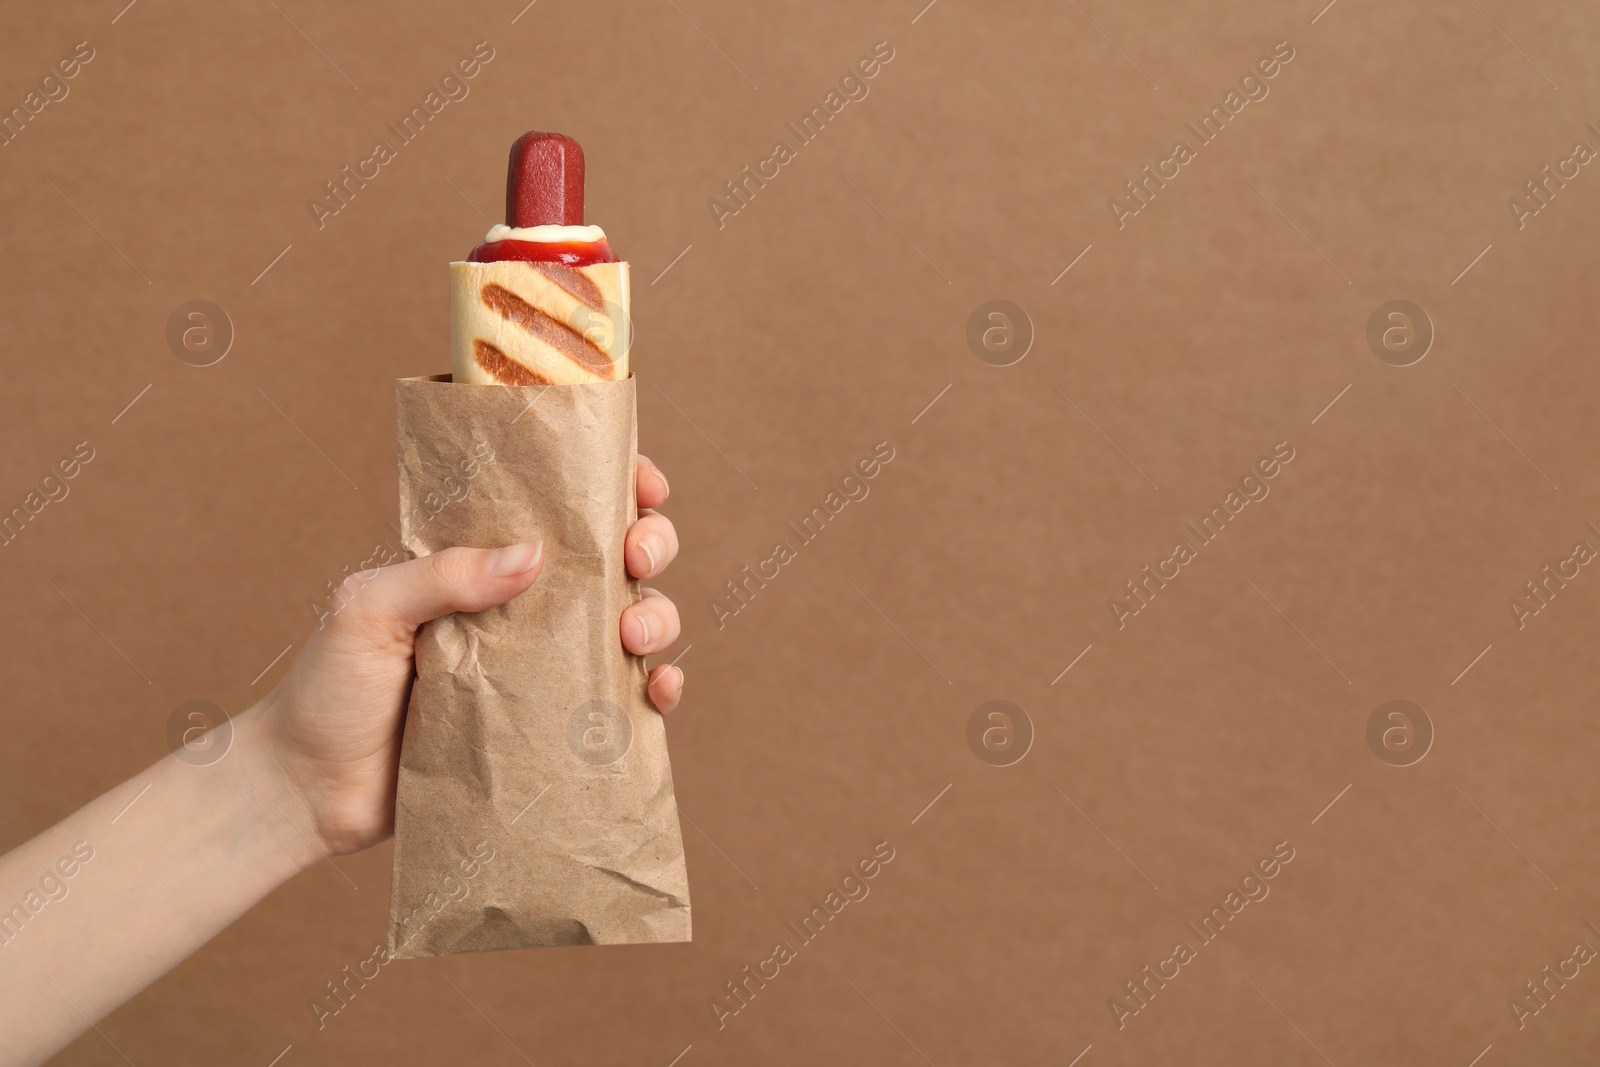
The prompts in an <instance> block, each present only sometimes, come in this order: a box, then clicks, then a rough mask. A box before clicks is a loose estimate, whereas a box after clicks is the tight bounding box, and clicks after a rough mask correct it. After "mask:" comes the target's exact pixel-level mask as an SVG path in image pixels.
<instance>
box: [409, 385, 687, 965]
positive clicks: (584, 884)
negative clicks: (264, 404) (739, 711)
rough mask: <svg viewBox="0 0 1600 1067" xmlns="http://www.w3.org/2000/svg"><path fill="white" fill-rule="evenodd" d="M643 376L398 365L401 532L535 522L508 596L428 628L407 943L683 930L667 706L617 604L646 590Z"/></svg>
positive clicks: (456, 537) (417, 546) (433, 533)
mask: <svg viewBox="0 0 1600 1067" xmlns="http://www.w3.org/2000/svg"><path fill="white" fill-rule="evenodd" d="M635 400H636V390H635V382H634V379H633V378H631V377H630V378H627V379H625V380H623V381H618V382H600V383H594V384H585V385H565V386H527V387H519V386H506V385H471V384H465V383H455V382H452V381H451V380H450V379H449V376H448V375H442V376H436V377H432V378H407V379H402V380H401V381H399V382H397V383H396V404H397V408H398V416H399V446H400V448H399V452H400V513H401V541H402V544H403V547H404V548H405V551H406V552H407V554H408V555H409V556H422V555H428V554H431V553H434V552H438V551H440V550H441V549H444V548H449V547H451V546H454V545H467V546H472V547H477V548H498V547H500V546H502V545H507V544H512V543H514V542H517V541H523V540H531V539H535V538H537V539H539V540H542V541H543V542H544V568H543V571H542V573H541V574H540V577H539V580H538V581H537V582H535V583H534V585H533V587H532V588H531V589H529V590H528V591H527V592H526V593H523V594H522V595H520V596H518V597H516V598H514V599H513V600H511V601H510V602H509V603H507V604H504V605H502V606H500V607H492V608H488V609H486V610H484V611H480V612H462V613H458V614H455V615H449V616H446V617H445V618H442V619H438V620H436V621H434V622H432V623H429V624H428V625H427V626H425V627H423V629H422V631H421V632H420V633H419V634H418V637H417V644H416V655H417V679H416V683H415V685H414V687H413V689H412V693H411V703H410V707H409V710H408V712H407V717H406V724H405V735H404V740H403V743H402V747H401V753H400V777H399V785H398V789H397V795H396V800H395V846H394V877H393V882H392V886H391V892H390V921H389V946H388V947H389V951H390V953H391V954H392V955H393V956H394V957H396V958H402V959H403V958H408V957H418V956H436V955H443V954H446V953H452V952H475V951H484V950H489V949H509V948H535V947H541V946H549V945H584V944H626V943H640V942H662V941H688V940H689V935H690V923H689V889H688V874H687V871H686V869H685V866H684V856H683V840H682V837H681V834H680V831H679V826H678V815H677V806H676V802H675V801H674V798H673V791H672V768H671V766H670V764H669V763H668V760H667V746H666V734H665V731H664V728H663V724H662V720H661V716H660V715H659V714H657V713H656V712H655V710H654V709H653V708H651V706H650V704H649V697H648V695H647V693H646V688H645V687H646V675H645V667H644V662H643V660H642V659H640V658H639V657H637V656H631V655H629V654H628V653H627V652H625V651H624V650H623V648H622V645H621V641H620V639H619V636H618V616H619V615H620V614H621V612H622V609H623V608H624V607H626V606H627V605H629V604H631V603H633V602H634V601H636V600H637V599H638V598H639V595H640V594H639V590H638V585H637V583H636V582H634V581H633V580H632V579H631V578H629V577H628V574H627V572H626V569H625V566H624V563H623V559H622V544H623V535H624V534H625V533H626V532H627V529H628V527H629V526H630V525H632V523H633V521H634V519H635V518H636V517H637V508H636V504H635V497H634V457H635V454H636V449H637V422H636V414H635Z"/></svg>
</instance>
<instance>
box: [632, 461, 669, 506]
mask: <svg viewBox="0 0 1600 1067" xmlns="http://www.w3.org/2000/svg"><path fill="white" fill-rule="evenodd" d="M637 470H638V476H637V477H636V478H635V479H634V481H635V482H637V483H638V494H639V506H640V507H641V508H659V507H660V506H661V505H662V504H665V503H666V502H667V493H668V492H669V491H670V490H669V489H668V488H667V476H666V475H665V474H662V473H661V468H660V467H658V466H656V465H655V464H654V463H652V462H650V459H649V458H648V457H646V456H640V457H639V462H638V464H637Z"/></svg>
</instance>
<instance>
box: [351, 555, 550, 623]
mask: <svg viewBox="0 0 1600 1067" xmlns="http://www.w3.org/2000/svg"><path fill="white" fill-rule="evenodd" d="M543 562H544V551H543V545H542V544H541V543H540V542H538V541H523V542H521V543H520V544H515V545H507V546H506V547H504V548H496V549H487V548H447V549H445V550H444V551H442V552H435V553H434V554H433V555H431V556H419V557H418V558H416V559H413V560H408V561H406V562H405V563H397V564H395V565H394V566H391V567H382V568H379V569H378V570H376V571H375V572H374V571H369V572H367V573H366V574H365V575H361V574H353V575H351V576H350V577H348V578H346V579H345V581H344V583H343V585H341V586H340V590H339V595H340V597H341V600H342V603H341V606H340V610H339V613H338V616H337V617H338V618H341V619H345V618H348V619H349V620H351V621H353V622H356V623H365V624H368V625H377V626H382V627H384V628H385V629H393V630H394V631H396V632H398V633H400V634H402V635H405V636H409V635H410V634H411V633H413V632H415V630H416V629H417V627H419V626H421V625H422V624H423V623H425V622H428V621H429V620H431V619H437V618H439V617H440V616H443V615H448V614H450V613H451V612H454V611H482V610H484V609H485V608H492V607H494V606H496V605H498V604H504V603H505V602H506V601H508V600H510V599H511V598H512V597H514V596H516V595H517V594H518V593H521V592H522V591H524V590H525V589H527V588H528V587H529V586H531V585H532V584H533V583H534V580H535V579H536V578H538V577H539V570H540V567H541V566H542V564H543Z"/></svg>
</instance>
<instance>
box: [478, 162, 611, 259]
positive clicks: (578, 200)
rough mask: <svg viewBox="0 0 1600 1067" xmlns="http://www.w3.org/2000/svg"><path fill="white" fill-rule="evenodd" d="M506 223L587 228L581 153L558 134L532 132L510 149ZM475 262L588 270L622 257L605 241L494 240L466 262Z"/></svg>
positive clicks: (482, 246) (527, 225)
mask: <svg viewBox="0 0 1600 1067" xmlns="http://www.w3.org/2000/svg"><path fill="white" fill-rule="evenodd" d="M506 224H507V225H508V226H511V227H513V228H516V229H521V228H525V227H533V226H582V225H583V149H582V148H581V147H580V146H579V145H578V142H577V141H574V140H573V139H572V138H570V137H567V136H565V135H564V134H559V133H542V132H540V131H538V130H534V131H532V132H530V133H525V134H523V135H522V136H521V137H519V138H517V141H516V143H515V144H513V145H512V146H511V163H510V166H509V167H508V168H507V170H506ZM467 259H468V261H469V262H472V263H499V262H502V261H504V260H508V259H519V260H522V261H523V262H525V263H560V264H563V265H565V266H568V267H584V266H588V265H589V264H590V263H616V262H618V261H619V257H618V256H617V254H616V253H615V252H613V251H611V245H610V244H608V243H607V242H606V241H605V240H603V239H602V240H599V241H552V242H544V241H490V242H487V243H485V244H481V245H479V246H478V247H477V248H474V249H473V250H472V255H470V256H468V257H467Z"/></svg>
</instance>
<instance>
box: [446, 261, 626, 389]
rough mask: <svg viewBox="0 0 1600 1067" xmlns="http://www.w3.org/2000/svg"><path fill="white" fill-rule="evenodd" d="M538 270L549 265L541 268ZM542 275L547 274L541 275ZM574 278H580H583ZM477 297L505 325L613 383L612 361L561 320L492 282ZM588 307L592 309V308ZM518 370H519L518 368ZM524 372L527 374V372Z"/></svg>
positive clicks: (595, 289)
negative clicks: (534, 338) (514, 328)
mask: <svg viewBox="0 0 1600 1067" xmlns="http://www.w3.org/2000/svg"><path fill="white" fill-rule="evenodd" d="M541 266H549V265H548V264H541ZM563 269H566V268H563ZM541 273H546V272H544V271H541ZM569 273H572V274H575V275H576V274H577V272H576V271H569ZM546 276H547V277H551V280H552V281H556V284H558V285H561V282H560V281H559V280H557V279H556V278H555V277H553V276H551V275H549V274H547V275H546ZM577 276H578V277H579V278H582V275H577ZM583 282H584V283H585V284H586V285H588V286H590V287H591V288H593V289H594V296H595V297H596V298H598V296H599V288H598V287H596V286H594V283H593V282H590V281H589V280H588V279H587V278H583ZM562 288H566V286H565V285H562ZM568 292H571V290H570V289H569V290H568ZM480 295H481V297H482V299H483V303H484V306H485V307H487V308H488V309H489V310H491V311H493V312H495V313H496V314H498V315H499V316H500V317H501V318H503V319H505V320H506V321H507V322H513V323H516V324H517V325H518V326H520V327H522V328H523V329H524V330H526V331H528V333H530V334H532V335H533V336H534V337H536V338H538V339H539V340H540V341H543V342H544V343H545V344H547V345H549V346H550V347H551V348H553V349H555V350H556V351H557V352H559V353H561V354H562V355H563V356H566V357H567V358H568V359H570V360H572V361H573V362H574V363H576V364H577V365H578V366H580V367H582V368H583V369H584V370H586V371H588V372H589V373H591V374H593V375H595V376H597V377H600V378H605V379H607V380H614V379H615V377H616V366H615V365H614V364H613V363H612V362H611V357H610V356H608V355H606V354H605V353H604V352H602V351H601V350H600V349H599V348H597V347H595V345H594V343H593V342H591V341H590V340H589V339H588V338H587V337H585V336H584V335H583V334H581V333H579V332H578V331H577V330H574V329H573V328H572V327H571V326H569V325H567V324H566V323H564V322H562V321H561V320H560V319H556V318H552V317H551V316H549V315H547V314H545V313H544V312H543V311H540V310H539V309H538V308H536V307H534V306H533V305H532V304H530V303H528V302H527V301H526V300H524V299H522V297H520V296H518V295H517V294H516V293H513V292H512V291H511V290H510V289H507V288H506V287H505V286H503V285H497V284H495V283H493V282H490V283H489V284H488V285H485V286H484V287H483V290H482V292H481V294H480ZM573 295H574V296H578V294H577V293H574V294H573ZM578 298H579V299H580V300H584V298H583V297H581V296H579V297H578ZM584 303H585V304H588V301H587V300H584ZM601 304H602V306H603V305H604V301H603V300H602V301H601ZM590 306H591V307H592V306H593V305H590ZM478 344H479V345H480V346H483V347H487V348H489V349H491V350H492V351H493V352H494V353H495V354H496V355H498V356H499V357H500V358H501V359H504V360H506V361H507V362H508V363H510V362H512V361H511V360H510V359H509V358H508V357H507V356H506V355H505V353H504V352H501V351H500V350H499V349H496V348H494V346H493V345H485V344H484V342H483V341H481V340H480V341H479V342H478ZM483 347H480V348H479V349H478V350H477V356H478V359H479V360H480V361H481V360H482V358H483ZM518 366H520V364H518ZM485 369H487V368H485ZM523 369H524V370H526V368H523ZM530 373H531V372H530ZM530 384H532V383H530Z"/></svg>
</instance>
